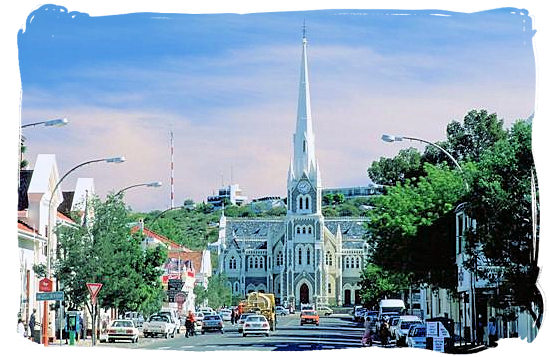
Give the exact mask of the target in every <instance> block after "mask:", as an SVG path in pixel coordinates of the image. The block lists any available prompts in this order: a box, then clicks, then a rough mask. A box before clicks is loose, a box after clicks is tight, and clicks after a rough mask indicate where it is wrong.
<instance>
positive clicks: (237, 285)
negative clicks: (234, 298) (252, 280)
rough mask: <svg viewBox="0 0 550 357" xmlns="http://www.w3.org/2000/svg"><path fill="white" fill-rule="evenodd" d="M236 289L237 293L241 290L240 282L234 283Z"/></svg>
mask: <svg viewBox="0 0 550 357" xmlns="http://www.w3.org/2000/svg"><path fill="white" fill-rule="evenodd" d="M234 291H235V292H236V293H238V292H239V283H238V282H237V281H236V282H235V285H234Z"/></svg>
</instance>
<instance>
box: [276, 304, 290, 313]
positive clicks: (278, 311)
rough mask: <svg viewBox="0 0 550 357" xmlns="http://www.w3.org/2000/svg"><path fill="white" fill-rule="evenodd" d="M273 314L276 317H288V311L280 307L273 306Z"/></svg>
mask: <svg viewBox="0 0 550 357" xmlns="http://www.w3.org/2000/svg"><path fill="white" fill-rule="evenodd" d="M275 313H276V314H277V315H288V314H289V310H288V309H287V308H285V307H282V306H275Z"/></svg>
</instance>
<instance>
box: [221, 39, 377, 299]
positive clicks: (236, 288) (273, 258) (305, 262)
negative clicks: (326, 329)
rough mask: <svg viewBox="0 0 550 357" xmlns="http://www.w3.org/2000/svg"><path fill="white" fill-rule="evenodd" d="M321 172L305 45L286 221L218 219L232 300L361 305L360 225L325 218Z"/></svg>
mask: <svg viewBox="0 0 550 357" xmlns="http://www.w3.org/2000/svg"><path fill="white" fill-rule="evenodd" d="M321 203H322V184H321V170H320V166H319V163H318V162H317V159H316V157H315V135H314V133H313V121H312V115H311V108H310V94H309V79H308V65H307V39H306V38H305V36H304V37H303V39H302V60H301V74H300V84H299V97H298V113H297V119H296V129H295V133H294V137H293V155H292V158H291V160H290V166H289V169H288V176H287V214H286V216H283V217H270V218H261V219H243V218H227V217H225V216H224V215H223V214H222V217H221V219H220V224H219V238H218V241H217V242H216V243H215V244H214V246H215V247H216V248H217V249H218V254H219V266H218V269H219V271H220V272H223V273H225V274H226V275H227V277H228V279H229V284H231V288H232V290H233V293H234V294H239V295H241V296H243V295H245V294H246V293H248V292H250V291H269V292H273V293H274V294H275V296H276V299H277V301H278V302H279V303H282V304H285V305H289V306H295V307H299V306H300V303H315V304H320V303H328V304H331V305H351V304H354V303H358V302H359V290H360V286H359V280H360V274H361V271H362V268H363V266H364V264H365V260H366V258H367V253H368V246H367V243H366V242H365V240H364V239H363V236H364V234H365V228H364V223H365V219H364V218H361V217H346V218H330V219H329V218H325V217H324V216H323V214H322V211H321Z"/></svg>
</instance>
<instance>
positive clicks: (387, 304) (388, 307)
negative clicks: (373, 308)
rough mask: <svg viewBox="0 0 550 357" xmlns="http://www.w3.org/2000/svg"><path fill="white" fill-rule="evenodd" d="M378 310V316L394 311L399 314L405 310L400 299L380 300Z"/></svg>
mask: <svg viewBox="0 0 550 357" xmlns="http://www.w3.org/2000/svg"><path fill="white" fill-rule="evenodd" d="M379 306H380V310H379V313H378V316H379V317H380V318H381V317H382V314H384V313H391V312H394V313H396V314H397V315H401V314H402V313H403V311H404V310H405V303H404V302H403V300H401V299H384V300H380V303H379Z"/></svg>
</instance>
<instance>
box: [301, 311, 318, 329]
mask: <svg viewBox="0 0 550 357" xmlns="http://www.w3.org/2000/svg"><path fill="white" fill-rule="evenodd" d="M304 324H315V325H317V326H319V314H318V313H317V311H314V310H308V311H302V313H301V314H300V326H303V325H304Z"/></svg>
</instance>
